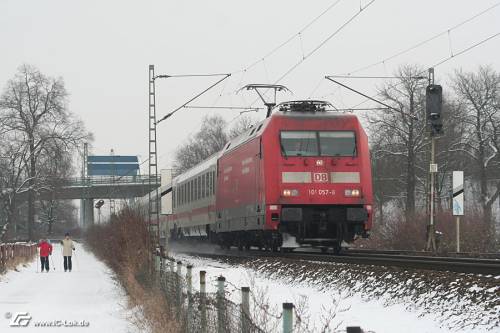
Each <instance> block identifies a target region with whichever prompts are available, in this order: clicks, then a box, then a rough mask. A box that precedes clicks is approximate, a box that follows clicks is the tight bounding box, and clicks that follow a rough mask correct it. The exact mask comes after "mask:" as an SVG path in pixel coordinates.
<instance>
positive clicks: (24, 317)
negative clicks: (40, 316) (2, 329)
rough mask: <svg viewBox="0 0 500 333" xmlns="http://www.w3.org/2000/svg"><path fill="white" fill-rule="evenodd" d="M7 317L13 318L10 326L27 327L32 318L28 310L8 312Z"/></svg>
mask: <svg viewBox="0 0 500 333" xmlns="http://www.w3.org/2000/svg"><path fill="white" fill-rule="evenodd" d="M5 318H7V319H11V321H10V323H9V326H10V327H27V326H28V325H29V324H30V322H31V319H32V318H31V316H30V314H29V313H28V312H15V313H14V314H11V313H10V312H7V313H6V314H5Z"/></svg>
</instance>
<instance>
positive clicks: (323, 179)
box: [313, 173, 328, 183]
mask: <svg viewBox="0 0 500 333" xmlns="http://www.w3.org/2000/svg"><path fill="white" fill-rule="evenodd" d="M313 181H314V182H315V183H328V174H327V173H313Z"/></svg>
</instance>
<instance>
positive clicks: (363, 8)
mask: <svg viewBox="0 0 500 333" xmlns="http://www.w3.org/2000/svg"><path fill="white" fill-rule="evenodd" d="M374 2H375V0H371V1H370V2H369V3H367V4H366V5H365V6H363V7H360V8H359V11H357V12H356V13H355V14H354V15H352V16H351V17H350V18H349V19H348V20H347V21H345V22H344V23H343V24H342V25H341V26H340V27H339V28H337V30H335V31H334V32H333V33H331V34H330V35H328V37H326V38H325V39H324V40H323V41H321V43H319V44H318V45H317V46H316V47H314V48H313V49H312V50H311V51H309V52H308V53H307V54H305V55H304V56H303V57H302V59H300V60H299V61H298V62H297V63H295V64H294V65H292V66H291V67H290V68H289V69H288V70H287V71H286V72H284V73H283V74H282V75H281V76H280V77H279V78H278V79H277V80H275V81H274V83H273V84H277V83H279V82H280V81H281V80H283V79H284V78H285V77H287V76H288V75H289V74H290V73H291V72H293V71H294V70H295V69H296V68H297V67H299V66H300V65H301V64H302V63H303V62H304V61H305V60H306V59H308V58H309V57H311V56H312V55H313V54H315V53H316V52H317V51H318V50H320V49H321V48H322V47H323V46H325V45H326V44H327V43H328V42H329V41H330V40H331V39H332V38H333V37H335V36H336V35H337V34H338V33H340V32H341V31H342V30H343V29H344V28H345V27H347V26H348V25H349V24H350V23H351V22H352V21H354V20H355V19H356V18H357V17H358V16H359V15H360V14H361V13H362V12H363V11H364V10H365V9H366V8H368V7H369V6H370V5H371V4H373V3H374ZM268 92H269V89H268V90H266V91H265V92H264V93H263V94H264V95H267V93H268ZM257 101H259V98H256V99H255V100H254V101H253V102H252V103H251V104H250V106H252V105H254V104H255V103H256V102H257Z"/></svg>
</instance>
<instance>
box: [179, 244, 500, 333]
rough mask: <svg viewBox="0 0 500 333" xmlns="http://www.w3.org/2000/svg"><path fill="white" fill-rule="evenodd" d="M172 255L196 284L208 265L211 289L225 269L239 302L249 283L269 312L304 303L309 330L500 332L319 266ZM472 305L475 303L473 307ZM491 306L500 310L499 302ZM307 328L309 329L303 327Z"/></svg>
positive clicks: (421, 332) (395, 287) (499, 329)
mask: <svg viewBox="0 0 500 333" xmlns="http://www.w3.org/2000/svg"><path fill="white" fill-rule="evenodd" d="M172 255H173V256H174V258H175V259H177V260H181V261H183V262H184V264H187V263H190V264H192V265H193V266H194V267H193V285H194V286H196V287H198V286H199V271H200V270H205V271H207V289H208V290H209V291H215V288H216V282H215V279H216V278H217V276H219V275H222V276H224V277H225V278H226V280H227V281H229V282H230V284H228V285H227V289H228V290H229V292H230V294H231V296H230V297H231V298H232V299H233V301H235V302H238V303H239V302H240V297H241V296H240V295H241V293H240V291H239V290H238V289H239V287H241V286H250V287H251V289H252V291H253V293H254V294H256V295H257V296H256V298H257V299H258V300H257V302H261V301H262V295H265V296H264V297H263V298H267V300H265V301H264V302H267V305H269V306H270V307H271V308H270V310H269V312H273V313H275V314H276V315H279V314H280V312H281V304H282V303H283V302H293V303H294V304H296V305H299V307H301V308H302V309H301V310H300V312H301V315H302V318H303V320H307V319H308V321H309V329H308V330H307V331H312V332H315V331H320V328H321V327H322V326H323V325H324V323H325V322H326V321H330V328H336V327H337V329H338V331H344V330H345V328H346V326H361V327H362V328H363V329H364V330H365V331H369V332H383V333H390V332H408V333H411V332H415V333H431V332H432V333H434V332H442V333H445V332H446V333H448V332H457V331H460V332H500V328H499V327H495V326H493V327H492V326H491V325H477V326H475V327H471V326H468V327H465V328H461V329H459V328H458V327H460V325H459V324H457V325H455V326H454V327H450V322H447V323H445V324H443V318H444V317H443V313H442V312H440V311H436V312H433V311H428V310H423V309H421V308H419V304H408V303H409V302H408V300H406V301H405V300H404V297H402V300H398V299H397V297H395V298H394V299H392V296H391V295H390V293H389V292H388V290H380V291H378V293H379V295H380V297H373V293H372V294H368V293H367V294H364V293H363V292H360V291H359V290H360V289H361V290H362V288H358V289H356V288H352V289H351V288H343V289H341V290H339V285H338V284H334V283H332V284H329V283H328V282H325V280H324V279H323V277H322V276H321V275H320V274H317V275H316V273H315V272H311V273H309V274H303V273H302V272H301V269H300V267H299V268H297V267H295V268H294V269H295V271H296V273H297V274H293V272H290V271H287V269H286V268H285V269H283V267H282V266H281V264H280V263H276V264H275V266H276V267H275V268H276V269H274V271H275V272H274V273H270V274H265V273H263V270H259V269H255V267H258V266H259V265H260V264H255V265H254V264H251V265H248V264H238V263H229V262H224V260H217V259H215V258H207V257H199V256H192V255H186V254H182V253H172ZM273 265H274V264H270V265H267V266H265V267H264V269H265V271H266V272H268V271H271V270H273V267H272V266H273ZM326 265H328V264H326ZM299 266H300V265H299ZM304 269H306V268H304ZM318 273H319V270H318ZM306 275H308V276H306ZM366 275H370V272H369V271H366ZM310 276H312V278H310ZM356 284H357V282H356V281H353V285H356ZM404 284H405V283H403V285H404ZM397 287H398V286H397V283H394V286H393V289H397ZM377 288H378V287H377ZM379 289H380V288H379ZM387 289H391V287H388V288H387ZM401 290H402V289H401ZM430 291H432V290H430ZM372 292H373V290H372ZM261 305H262V304H261ZM251 307H252V306H251ZM332 310H333V311H332ZM448 310H449V309H448ZM470 310H471V311H473V308H472V307H471V308H470ZM254 311H259V306H254ZM266 311H267V310H266ZM443 311H444V312H445V311H447V309H443ZM492 311H496V312H497V314H500V306H499V307H496V308H495V309H492ZM308 317H309V318H308ZM460 318H463V319H464V321H465V319H466V318H467V309H464V315H463V316H458V317H457V316H456V317H455V318H454V320H460ZM271 326H272V325H271ZM275 326H276V325H275ZM275 326H274V327H275ZM452 326H453V325H452ZM303 331H306V329H305V328H303Z"/></svg>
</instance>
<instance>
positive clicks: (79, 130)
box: [0, 65, 91, 239]
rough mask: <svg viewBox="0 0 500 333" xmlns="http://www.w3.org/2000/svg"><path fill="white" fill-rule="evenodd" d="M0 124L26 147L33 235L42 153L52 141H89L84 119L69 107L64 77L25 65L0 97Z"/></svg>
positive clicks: (69, 144) (71, 144)
mask: <svg viewBox="0 0 500 333" xmlns="http://www.w3.org/2000/svg"><path fill="white" fill-rule="evenodd" d="M0 124H1V126H2V129H1V130H0V131H1V132H3V133H9V134H10V135H13V136H15V137H16V139H17V140H19V141H20V143H21V144H22V145H26V146H27V154H26V155H25V156H24V164H25V165H24V168H25V170H26V176H27V178H26V180H27V182H28V222H27V227H28V237H29V238H30V239H32V237H33V223H34V217H35V199H36V198H35V195H36V193H35V190H36V185H37V179H38V177H39V176H40V174H39V172H38V161H39V158H40V155H41V154H42V153H43V152H44V147H46V146H47V145H48V144H50V143H51V142H58V143H59V144H62V145H64V146H66V147H68V148H69V147H75V146H76V145H77V144H79V143H80V142H81V141H83V140H89V139H90V136H91V135H90V134H89V133H88V132H86V131H85V129H84V126H83V124H82V122H81V121H79V120H77V119H76V118H75V117H74V116H73V114H71V113H70V112H69V111H68V109H67V92H66V89H65V87H64V82H63V80H62V79H61V78H57V79H56V78H52V77H48V76H46V75H44V74H43V73H41V72H40V71H39V70H38V69H37V68H35V67H33V66H29V65H22V66H21V67H20V68H19V70H18V72H17V74H16V75H15V76H14V78H13V79H11V80H9V81H8V82H7V85H6V87H5V89H4V92H3V94H2V95H1V97H0Z"/></svg>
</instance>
